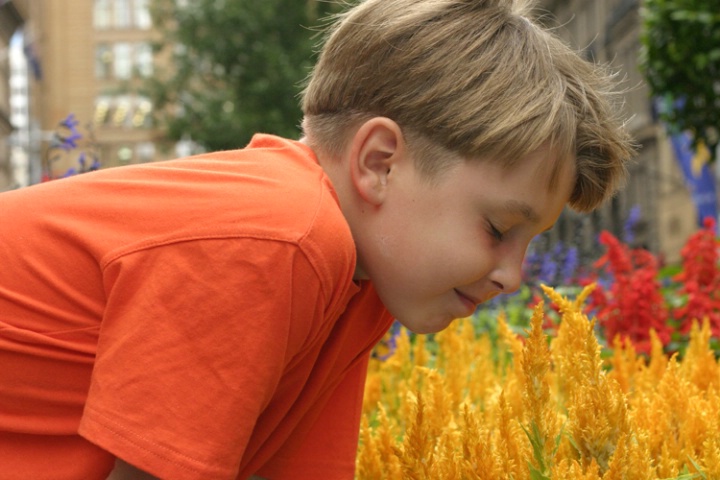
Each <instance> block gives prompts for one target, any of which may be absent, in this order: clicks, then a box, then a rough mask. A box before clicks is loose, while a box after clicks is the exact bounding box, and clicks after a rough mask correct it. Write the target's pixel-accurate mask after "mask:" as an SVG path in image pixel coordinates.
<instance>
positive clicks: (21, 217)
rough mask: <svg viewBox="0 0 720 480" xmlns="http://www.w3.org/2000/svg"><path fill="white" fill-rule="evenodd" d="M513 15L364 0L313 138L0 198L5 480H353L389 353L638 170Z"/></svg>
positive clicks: (578, 71) (455, 313)
mask: <svg viewBox="0 0 720 480" xmlns="http://www.w3.org/2000/svg"><path fill="white" fill-rule="evenodd" d="M527 8H528V7H527V6H524V5H520V4H519V3H518V2H512V1H510V0H485V1H483V0H465V1H463V0H367V1H365V2H363V3H361V4H359V5H358V6H357V7H355V8H354V9H352V10H351V11H350V12H349V13H348V14H346V15H344V16H343V17H342V18H341V19H340V21H339V22H338V23H337V24H336V26H335V27H334V28H333V30H332V32H331V34H330V35H329V37H328V39H327V41H326V44H325V46H324V48H323V51H322V54H321V56H320V59H319V61H318V64H317V66H316V68H315V70H314V72H313V74H312V75H311V78H310V80H309V83H308V86H307V88H306V90H305V92H304V99H303V108H304V113H305V119H304V122H303V127H304V133H305V137H304V138H303V140H301V141H290V140H284V139H280V138H276V137H272V136H267V135H258V136H256V137H255V138H254V139H253V141H252V142H251V144H250V145H249V146H248V147H247V148H245V149H243V150H239V151H233V152H221V153H213V154H206V155H202V156H199V157H194V158H188V159H180V160H175V161H169V162H160V163H156V164H149V165H140V166H130V167H123V168H118V169H110V170H104V171H100V172H94V173H88V174H84V175H81V176H78V177H74V178H70V179H66V180H59V181H56V182H51V183H49V184H43V185H39V186H34V187H30V188H27V189H24V190H19V191H14V192H9V193H5V194H2V195H0V224H2V229H0V264H1V265H2V266H3V268H2V270H0V364H2V369H0V388H2V390H1V391H0V478H3V479H12V478H32V479H42V478H54V479H80V478H82V479H95V478H97V479H102V478H106V477H108V476H109V478H112V479H121V478H156V477H157V478H169V479H181V480H182V479H235V478H240V479H246V478H267V479H286V478H291V479H309V478H323V479H350V478H352V477H353V471H354V470H353V468H354V455H355V448H356V445H357V433H358V432H357V430H358V424H359V416H360V406H361V403H362V394H363V382H364V376H365V368H366V362H367V359H368V355H369V351H370V349H371V348H372V346H373V345H374V344H375V343H376V341H377V340H378V339H379V338H381V337H382V335H383V334H384V333H385V331H386V330H387V328H388V327H389V325H390V323H391V321H392V320H393V319H394V318H397V319H398V320H399V321H400V322H402V323H403V324H404V325H405V326H407V327H408V328H410V329H411V330H413V331H415V332H419V333H428V332H437V331H439V330H442V329H443V328H445V327H446V326H447V325H448V324H449V323H450V322H451V321H452V320H453V319H454V318H458V317H463V316H467V315H469V314H471V313H472V312H473V311H474V310H475V308H476V307H477V305H478V304H480V303H482V302H483V301H485V300H487V299H489V298H491V297H492V296H494V295H496V294H498V293H509V292H512V291H514V290H515V289H517V288H518V285H519V282H520V266H521V263H522V260H523V256H524V253H525V249H526V247H527V245H528V243H529V242H530V240H531V239H532V238H533V237H534V236H535V235H537V234H539V233H541V232H542V231H544V230H546V229H549V228H551V227H552V225H553V223H554V222H555V221H556V219H557V218H558V216H559V215H560V213H561V211H562V209H563V207H564V206H565V205H566V204H569V205H570V206H572V207H574V208H575V209H577V210H580V211H589V210H591V209H593V208H594V207H596V206H597V205H598V204H599V203H600V202H601V201H602V200H603V199H605V198H606V197H607V196H608V195H610V194H611V193H612V192H613V190H614V188H615V187H616V185H617V184H618V182H619V181H620V180H621V179H622V177H623V176H624V174H625V173H624V172H625V170H624V162H625V161H626V160H627V159H628V158H629V157H630V156H631V146H630V143H629V141H628V137H627V134H626V133H625V132H624V131H623V129H622V127H621V125H620V124H619V123H618V122H617V120H616V119H615V117H614V112H613V110H612V109H611V106H610V103H609V101H608V99H607V98H606V97H607V94H606V93H605V92H606V91H607V90H608V85H607V77H606V76H605V75H603V74H602V73H601V72H599V71H597V70H596V69H595V68H594V67H592V66H591V65H589V64H587V63H585V62H584V61H582V60H581V59H580V58H579V57H578V56H577V55H575V54H574V53H572V52H571V51H570V50H569V49H567V48H566V47H565V46H563V45H562V44H561V43H560V42H559V41H558V40H556V39H555V38H553V37H552V36H551V35H549V34H548V33H546V32H544V31H543V30H542V29H540V28H539V27H538V26H537V25H535V24H534V23H533V22H532V21H531V20H529V18H528V17H527V12H526V9H527Z"/></svg>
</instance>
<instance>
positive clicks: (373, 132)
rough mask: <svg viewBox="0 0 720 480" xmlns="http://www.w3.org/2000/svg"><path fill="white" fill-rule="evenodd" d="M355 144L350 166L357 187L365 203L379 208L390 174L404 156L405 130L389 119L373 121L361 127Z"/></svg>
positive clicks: (373, 119) (355, 136) (355, 138)
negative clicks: (403, 131) (403, 132)
mask: <svg viewBox="0 0 720 480" xmlns="http://www.w3.org/2000/svg"><path fill="white" fill-rule="evenodd" d="M352 142H353V146H352V148H351V149H350V152H351V158H350V165H351V170H352V178H353V184H354V187H355V189H356V191H357V192H358V194H359V195H360V197H361V198H362V199H363V200H364V201H366V202H368V203H370V204H373V205H380V204H381V203H382V202H383V201H384V199H385V193H386V191H387V187H388V180H389V178H390V175H391V172H392V170H393V168H394V167H395V164H396V163H397V162H398V160H399V159H400V158H402V155H403V154H404V150H405V141H404V138H403V134H402V130H401V129H400V127H399V126H398V124H397V123H395V122H394V121H392V120H390V119H389V118H384V117H374V118H372V119H370V120H368V121H367V122H365V123H364V124H362V125H361V126H360V128H359V129H358V130H357V131H356V133H355V135H354V137H353V140H352Z"/></svg>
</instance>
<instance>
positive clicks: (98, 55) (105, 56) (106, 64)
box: [95, 43, 113, 78]
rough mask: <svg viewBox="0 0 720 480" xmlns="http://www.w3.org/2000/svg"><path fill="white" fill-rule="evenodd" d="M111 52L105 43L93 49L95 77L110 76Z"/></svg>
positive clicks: (111, 65)
mask: <svg viewBox="0 0 720 480" xmlns="http://www.w3.org/2000/svg"><path fill="white" fill-rule="evenodd" d="M112 67H113V52H112V47H111V46H110V45H109V44H107V43H99V44H97V46H96V47H95V77H96V78H110V77H111V76H112Z"/></svg>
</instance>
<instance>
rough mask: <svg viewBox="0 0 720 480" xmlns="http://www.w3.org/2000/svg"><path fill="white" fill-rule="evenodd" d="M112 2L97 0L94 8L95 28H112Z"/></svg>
mask: <svg viewBox="0 0 720 480" xmlns="http://www.w3.org/2000/svg"><path fill="white" fill-rule="evenodd" d="M111 7H112V5H111V3H110V0H95V7H94V8H93V24H94V25H95V28H99V29H104V28H110V25H111V21H112V10H111Z"/></svg>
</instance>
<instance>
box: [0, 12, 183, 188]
mask: <svg viewBox="0 0 720 480" xmlns="http://www.w3.org/2000/svg"><path fill="white" fill-rule="evenodd" d="M8 3H9V4H11V5H14V6H16V7H17V9H18V10H19V11H21V12H24V14H25V22H24V25H23V26H22V29H21V38H22V40H21V42H22V50H23V53H24V55H25V62H26V65H27V74H26V78H27V86H26V87H27V89H26V90H27V95H26V97H27V100H26V102H27V130H28V133H27V139H28V141H27V143H23V141H22V140H19V141H18V142H17V143H18V144H19V146H20V148H19V150H20V151H21V152H23V153H25V154H26V155H27V157H28V166H27V168H28V170H29V171H30V173H29V174H28V177H29V178H30V183H37V182H38V181H42V180H47V179H51V178H58V177H61V176H63V175H65V174H66V173H67V172H68V171H70V170H71V169H73V170H82V168H83V167H82V165H81V164H80V163H79V156H80V155H81V154H83V153H85V154H86V156H87V158H88V160H86V167H88V168H89V167H90V164H91V160H92V158H97V159H98V161H99V162H100V165H101V166H102V167H113V166H118V165H125V164H129V163H141V162H149V161H154V160H159V159H163V158H169V157H172V156H174V151H173V150H172V145H166V144H165V142H164V141H163V135H162V132H161V131H160V130H159V129H157V128H154V127H153V124H152V105H151V104H150V102H149V101H148V100H147V99H145V98H143V97H142V96H140V95H138V94H134V93H128V92H132V91H137V87H138V86H139V85H141V83H142V79H143V77H145V76H148V75H152V73H153V69H154V66H155V58H154V56H153V52H152V47H151V42H152V40H153V38H154V36H155V32H154V30H153V28H152V22H151V19H150V13H149V10H148V8H149V2H148V0H73V2H72V7H70V3H69V2H60V1H57V0H12V1H10V2H8ZM18 75H19V74H18ZM17 82H19V80H18V81H16V83H17ZM15 98H18V96H17V95H16V96H15ZM18 102H20V100H18ZM16 108H17V109H19V108H20V106H18V107H16ZM0 110H1V107H0ZM70 115H72V116H73V118H74V120H75V121H76V122H77V125H73V127H72V132H69V131H68V128H67V125H66V126H63V125H62V124H61V122H63V121H64V120H65V119H67V118H68V116H70ZM0 123H1V119H0ZM20 127H21V128H22V126H20ZM1 129H2V125H0V130H1ZM58 133H60V134H61V135H65V136H67V134H68V133H73V134H77V135H78V138H73V141H74V143H73V145H76V148H72V149H69V150H68V149H63V148H58V147H59V145H61V144H62V142H60V141H59V140H58V138H57V134H58Z"/></svg>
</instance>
